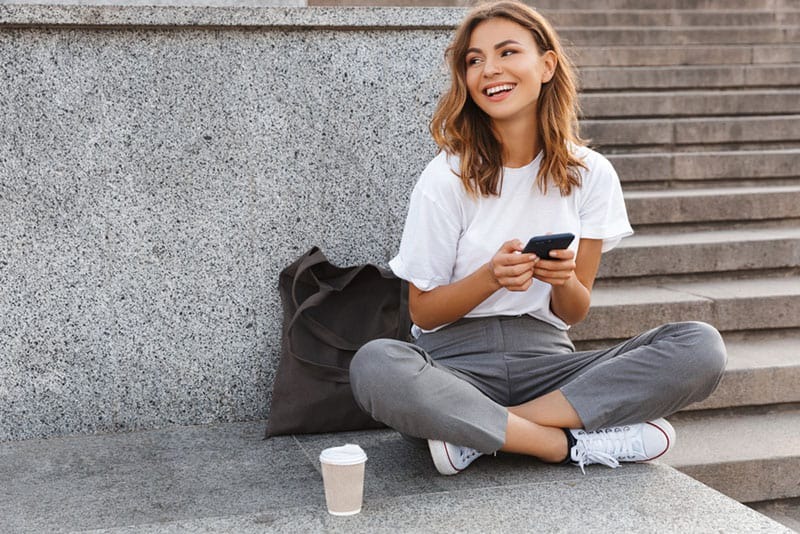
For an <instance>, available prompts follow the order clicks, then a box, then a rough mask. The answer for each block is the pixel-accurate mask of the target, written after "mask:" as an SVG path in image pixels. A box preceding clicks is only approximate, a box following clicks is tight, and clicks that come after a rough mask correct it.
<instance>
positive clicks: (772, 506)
mask: <svg viewBox="0 0 800 534" xmlns="http://www.w3.org/2000/svg"><path fill="white" fill-rule="evenodd" d="M747 506H749V507H750V508H752V509H753V510H756V511H758V512H759V513H762V514H764V515H766V516H769V517H771V518H772V519H774V520H775V521H778V522H780V523H781V524H783V525H786V526H787V527H789V528H790V529H792V530H794V531H795V532H800V498H797V499H781V500H776V501H766V502H758V503H749V504H748V505H747Z"/></svg>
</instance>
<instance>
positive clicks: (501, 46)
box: [467, 39, 519, 54]
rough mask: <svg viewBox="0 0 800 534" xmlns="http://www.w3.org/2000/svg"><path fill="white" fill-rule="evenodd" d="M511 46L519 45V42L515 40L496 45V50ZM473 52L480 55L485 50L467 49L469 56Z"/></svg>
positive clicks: (507, 40)
mask: <svg viewBox="0 0 800 534" xmlns="http://www.w3.org/2000/svg"><path fill="white" fill-rule="evenodd" d="M510 44H515V45H518V44H519V42H517V41H515V40H514V39H506V40H505V41H502V42H500V43H497V44H496V45H494V49H495V50H498V49H500V48H503V47H504V46H506V45H510ZM471 52H475V53H476V54H480V53H482V52H483V50H481V49H480V48H468V49H467V54H469V53H471Z"/></svg>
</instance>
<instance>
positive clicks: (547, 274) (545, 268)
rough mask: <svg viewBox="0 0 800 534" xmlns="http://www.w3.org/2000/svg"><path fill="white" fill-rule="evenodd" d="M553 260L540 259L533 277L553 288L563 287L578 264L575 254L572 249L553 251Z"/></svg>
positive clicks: (551, 255) (551, 256)
mask: <svg viewBox="0 0 800 534" xmlns="http://www.w3.org/2000/svg"><path fill="white" fill-rule="evenodd" d="M550 258H551V259H540V260H539V261H537V262H536V265H535V266H534V269H533V277H534V278H536V279H537V280H541V281H542V282H546V283H548V284H550V285H552V286H563V285H564V284H566V283H567V282H569V281H570V280H571V279H572V277H573V275H574V273H575V268H576V267H577V264H576V263H575V252H573V251H572V250H570V249H568V248H567V249H562V250H551V251H550Z"/></svg>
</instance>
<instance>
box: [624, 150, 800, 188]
mask: <svg viewBox="0 0 800 534" xmlns="http://www.w3.org/2000/svg"><path fill="white" fill-rule="evenodd" d="M608 159H609V160H610V161H611V163H613V164H614V168H616V170H617V173H618V174H619V177H620V180H622V182H623V183H624V184H627V183H635V182H645V183H646V182H655V181H662V180H678V181H698V180H721V179H726V180H748V179H749V180H752V179H756V180H760V179H763V178H796V177H797V168H798V167H797V166H798V162H800V149H796V148H790V149H778V150H776V149H771V150H735V151H720V152H709V151H703V152H685V153H674V154H664V153H661V154H658V153H655V154H612V155H609V156H608Z"/></svg>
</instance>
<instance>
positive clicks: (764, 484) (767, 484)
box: [674, 457, 800, 502]
mask: <svg viewBox="0 0 800 534" xmlns="http://www.w3.org/2000/svg"><path fill="white" fill-rule="evenodd" d="M674 467H675V468H676V469H678V470H679V471H681V472H683V473H686V474H687V475H689V476H690V477H692V478H694V479H696V480H699V481H700V482H702V483H703V484H705V485H707V486H710V487H712V488H714V489H715V490H717V491H719V492H721V493H724V494H725V495H727V496H728V497H731V498H732V499H735V500H737V501H739V502H755V501H766V500H771V499H786V498H790V497H800V484H798V479H797V476H796V474H797V473H800V457H794V458H788V459H786V458H781V459H776V460H772V459H763V460H753V461H748V462H730V463H719V464H710V465H697V466H674ZM792 473H794V474H795V475H794V476H793V475H792Z"/></svg>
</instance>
